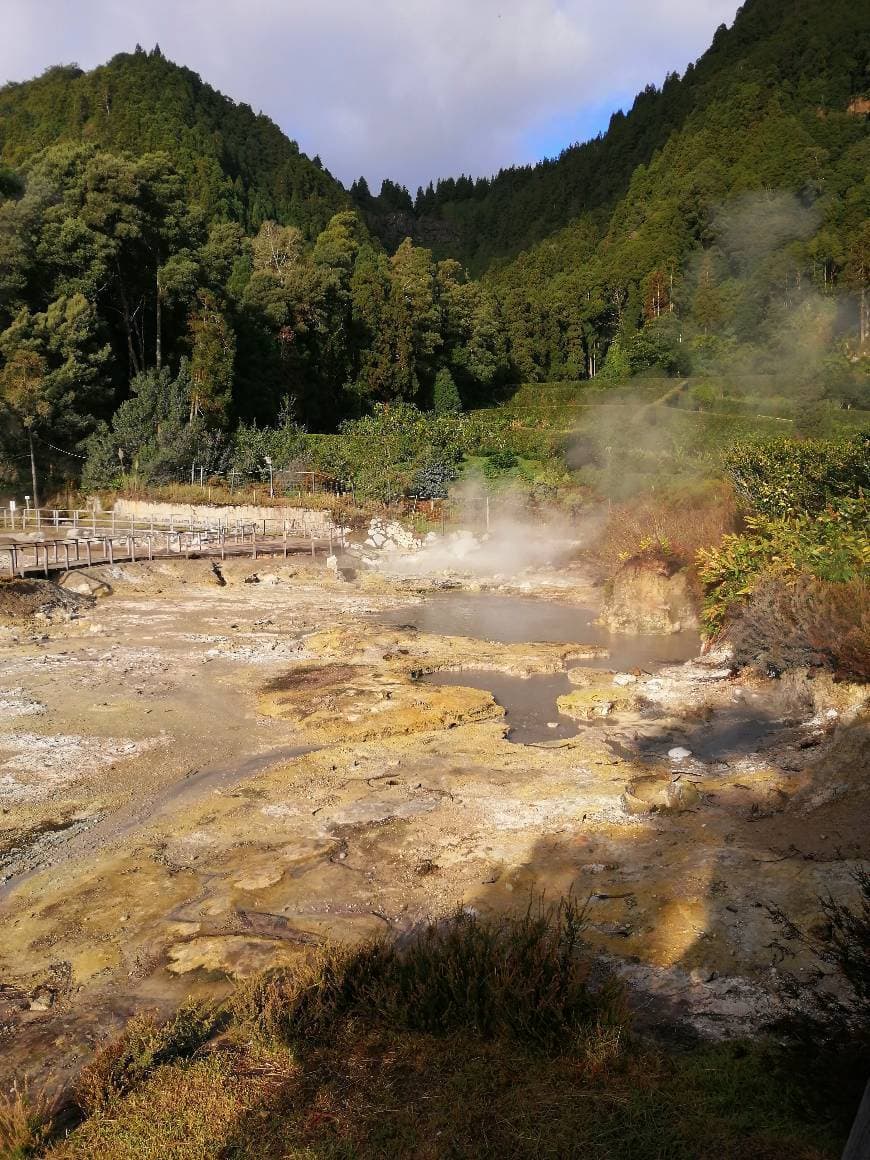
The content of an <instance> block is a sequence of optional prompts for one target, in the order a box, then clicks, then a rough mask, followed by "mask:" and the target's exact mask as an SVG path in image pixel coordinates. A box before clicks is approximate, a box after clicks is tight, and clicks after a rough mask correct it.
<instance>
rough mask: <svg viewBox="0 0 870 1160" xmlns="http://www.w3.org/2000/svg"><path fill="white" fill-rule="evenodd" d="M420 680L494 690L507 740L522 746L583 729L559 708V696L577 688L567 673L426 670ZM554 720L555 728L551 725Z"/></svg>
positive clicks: (564, 735) (428, 683) (554, 738)
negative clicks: (516, 674) (527, 674)
mask: <svg viewBox="0 0 870 1160" xmlns="http://www.w3.org/2000/svg"><path fill="white" fill-rule="evenodd" d="M420 682H421V683H422V684H425V685H458V686H460V687H461V688H465V689H482V690H483V691H484V692H485V693H492V695H493V697H495V699H496V701H498V703H499V705H501V706H502V708H503V709H504V711H505V716H506V718H507V723H508V725H509V726H510V732H509V733H508V740H509V741H516V742H517V743H518V744H520V745H530V744H531V743H532V742H539V741H559V740H561V739H562V738H565V737H576V736H577V734H578V733H579V732H580V728H581V726H580V725H579V724H578V722H577V721H574V720H573V719H572V718H570V717H564V716H563V715H562V714H561V713H559V712H558V711H557V710H556V698H557V697H561V696H562V694H563V693H570V692H571V690H572V689H573V687H574V686H573V685H572V684H571V682H570V681H569V680H568V678H567V677H566V676H565V674H564V673H547V674H545V675H543V676H534V677H514V676H508V675H506V674H505V673H494V672H489V671H485V670H477V671H472V672H461V673H427V674H426V675H425V676H422V677H421V678H420ZM551 722H555V725H556V728H555V729H552V728H550V723H551Z"/></svg>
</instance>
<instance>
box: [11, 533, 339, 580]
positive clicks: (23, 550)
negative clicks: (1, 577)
mask: <svg viewBox="0 0 870 1160" xmlns="http://www.w3.org/2000/svg"><path fill="white" fill-rule="evenodd" d="M58 526H60V525H58ZM45 530H46V529H43V530H42V534H41V535H40V538H39V539H32V540H31V539H19V538H18V537H17V536H14V535H12V534H5V535H4V534H2V533H0V568H2V565H3V564H4V563H5V564H6V568H5V571H6V573H7V574H8V575H9V576H26V575H27V574H28V573H29V572H42V573H43V574H44V575H46V576H48V575H49V573H50V572H52V571H60V570H66V571H68V570H70V569H71V568H77V567H79V568H81V567H88V566H92V565H94V564H118V563H122V562H125V563H134V564H135V563H137V562H138V561H142V560H154V559H158V558H159V559H177V558H178V557H179V556H185V557H188V558H189V557H190V556H194V555H195V556H207V557H214V558H220V559H221V560H225V559H226V558H227V557H232V556H247V555H250V557H251V559H253V560H256V559H257V557H258V556H274V555H283V556H284V557H285V559H286V557H287V555H288V553H289V552H291V551H292V552H300V551H310V553H311V556H312V559H313V558H315V557H316V554H317V549H318V547H319V548H322V549H327V550H328V551H329V553H330V554H332V551H333V548H334V545H335V544H336V543H338V544H341V545H343V535H341V534H340V535H339V538H338V540H335V539H334V537H333V533H332V532H331V531H330V532H329V533H328V535H326V536H319V537H317V536H315V535H314V532H313V529H312V530H311V531H310V532H309V534H308V535H304V534H303V535H300V534H299V533H298V532H297V533H295V534H294V533H292V532H291V530H290V528H288V527H287V526H286V524H285V526H284V528H283V530H282V531H281V532H280V533H278V534H272V533H270V532H268V531H267V532H266V533H263V532H261V531H260V524H259V523H257V524H253V523H248V524H243V523H241V522H239V523H238V525H237V526H236V527H232V528H228V527H217V528H215V527H212V528H200V529H193V530H191V529H190V528H178V529H175V530H170V529H169V528H159V527H154V528H151V527H141V526H129V527H128V528H127V529H126V530H125V531H122V532H117V533H116V534H114V535H112V534H100V533H99V532H98V533H97V534H94V532H93V529H92V528H91V526H90V525H88V526H85V527H82V526H81V525H79V526H78V527H77V528H75V529H74V530H73V531H72V533H71V534H70V533H69V530H68V534H67V535H66V536H63V537H51V536H49V535H46V534H45Z"/></svg>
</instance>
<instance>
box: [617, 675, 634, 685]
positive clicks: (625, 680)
mask: <svg viewBox="0 0 870 1160" xmlns="http://www.w3.org/2000/svg"><path fill="white" fill-rule="evenodd" d="M613 683H614V685H636V684H637V677H636V676H634V674H633V673H617V674H616V676H615V677H614V678H613Z"/></svg>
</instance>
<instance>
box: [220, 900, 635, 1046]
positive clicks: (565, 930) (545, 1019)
mask: <svg viewBox="0 0 870 1160" xmlns="http://www.w3.org/2000/svg"><path fill="white" fill-rule="evenodd" d="M583 921H584V918H583V910H582V908H581V907H579V906H578V904H577V902H576V901H575V900H574V899H571V898H569V899H564V900H562V901H561V902H560V903H558V904H557V905H555V906H552V907H548V908H543V907H539V908H537V909H534V910H533V909H530V910H529V912H528V913H527V914H526V915H525V916H524V917H522V918H519V919H517V918H502V919H496V920H491V921H488V922H482V921H480V920H479V919H478V918H476V917H475V916H474V915H470V914H466V913H463V912H460V913H458V914H456V915H455V916H454V917H452V918H451V919H449V920H446V921H444V922H440V923H433V924H430V925H428V926H426V927H425V928H424V929H422V930H421V931H419V932H417V933H416V934H415V935H414V936H413V937H412V938H410V939H409V940H407V941H406V942H404V943H394V942H386V941H382V942H371V943H367V944H365V945H363V946H362V947H358V948H356V949H353V950H349V951H348V950H338V949H333V950H330V951H328V952H326V953H325V954H324V955H323V957H322V958H321V959H320V960H319V961H318V962H316V963H314V964H312V965H310V966H307V967H304V968H291V969H282V970H280V971H277V972H275V973H273V974H269V975H265V976H263V977H261V978H260V979H257V980H255V981H254V982H253V983H252V984H250V985H249V986H248V987H247V988H246V989H244V990H243V991H242V992H241V994H240V995H239V999H238V1003H239V1004H240V1006H239V1007H238V1008H237V1010H238V1011H239V1013H240V1014H241V1015H242V1016H243V1018H245V1019H246V1020H249V1021H252V1022H254V1023H255V1024H256V1025H257V1026H258V1028H259V1029H260V1031H261V1032H262V1033H263V1034H265V1035H266V1036H268V1037H271V1038H276V1039H278V1040H280V1041H282V1042H285V1043H293V1042H296V1041H298V1040H299V1039H306V1038H309V1039H310V1038H314V1037H319V1036H323V1035H324V1034H327V1033H328V1031H329V1028H330V1027H332V1026H334V1025H335V1024H336V1023H337V1022H339V1021H340V1020H342V1019H346V1018H348V1017H354V1018H363V1019H376V1020H377V1021H378V1022H379V1023H381V1024H386V1025H387V1026H390V1027H394V1028H404V1029H408V1030H412V1031H420V1032H425V1033H428V1034H449V1033H453V1032H457V1031H462V1032H465V1033H471V1034H474V1035H479V1036H481V1037H482V1038H485V1039H493V1038H498V1037H507V1038H512V1039H516V1040H519V1041H522V1042H524V1043H526V1044H528V1045H533V1046H536V1047H538V1048H541V1049H543V1050H551V1049H553V1047H554V1046H557V1045H562V1046H563V1047H564V1046H566V1045H568V1044H571V1043H577V1042H579V1041H580V1040H582V1039H583V1038H584V1037H587V1036H589V1035H590V1034H592V1033H597V1032H599V1031H601V1030H603V1029H605V1028H608V1029H618V1028H620V1027H623V1026H624V1025H625V1023H626V1019H627V1016H626V1008H625V1006H624V1002H623V997H622V991H621V988H619V987H618V986H617V985H616V983H614V982H613V981H612V980H610V981H603V982H601V983H600V984H599V985H598V986H596V987H593V986H591V985H590V966H589V960H588V958H586V957H585V956H583V955H581V954H580V953H579V951H580V931H581V929H582V926H583Z"/></svg>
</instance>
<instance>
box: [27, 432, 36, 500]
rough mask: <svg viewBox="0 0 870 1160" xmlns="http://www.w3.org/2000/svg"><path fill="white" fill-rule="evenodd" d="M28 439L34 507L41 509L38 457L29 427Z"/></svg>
mask: <svg viewBox="0 0 870 1160" xmlns="http://www.w3.org/2000/svg"><path fill="white" fill-rule="evenodd" d="M27 438H28V440H29V441H30V479H31V482H32V484H33V506H34V507H35V508H38V507H39V490H38V488H37V486H36V456H35V455H34V453H33V431H32V430H31V429H30V428H29V427H28V429H27Z"/></svg>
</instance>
